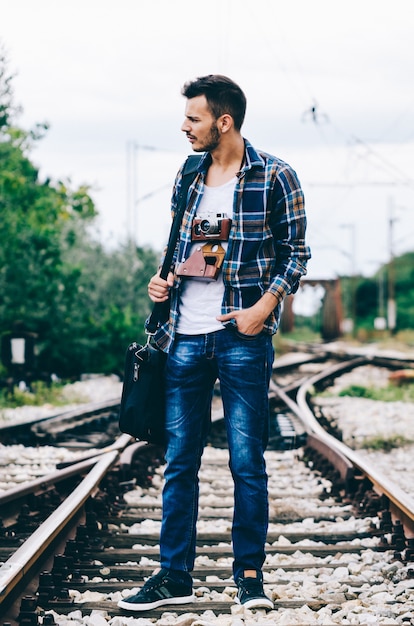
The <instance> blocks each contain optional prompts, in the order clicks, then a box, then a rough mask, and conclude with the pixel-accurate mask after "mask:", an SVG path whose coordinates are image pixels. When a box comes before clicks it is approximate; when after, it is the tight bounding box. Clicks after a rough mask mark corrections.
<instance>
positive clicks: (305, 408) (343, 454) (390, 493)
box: [296, 357, 414, 538]
mask: <svg viewBox="0 0 414 626" xmlns="http://www.w3.org/2000/svg"><path fill="white" fill-rule="evenodd" d="M364 361H365V362H371V361H372V359H371V358H370V357H366V358H363V357H360V358H358V359H354V360H353V361H350V362H348V363H346V368H347V369H349V368H350V365H352V366H353V367H357V366H358V365H361V364H362V363H363V362H364ZM340 371H341V365H338V366H334V367H332V368H329V370H328V371H325V372H321V373H319V374H315V375H314V376H312V377H310V378H309V379H308V380H307V381H306V382H304V383H303V384H302V385H301V386H300V387H299V389H298V392H297V395H296V403H297V407H298V411H297V412H296V414H297V416H298V417H299V418H300V419H301V420H302V423H303V425H304V427H305V429H306V431H307V432H308V433H309V434H310V436H311V437H313V438H315V439H316V440H317V441H319V442H321V444H322V446H326V447H327V448H329V449H330V450H333V451H335V452H336V453H337V454H338V458H344V459H347V460H348V461H349V462H351V463H352V465H353V466H354V467H355V468H357V469H358V471H359V472H361V474H363V475H364V476H366V477H367V478H368V480H369V481H370V482H371V483H372V485H373V488H374V490H375V491H376V492H377V493H378V494H379V495H385V496H386V497H387V498H388V500H389V502H390V509H391V512H392V513H393V514H394V515H395V516H396V517H398V518H399V519H400V521H401V522H402V523H403V524H404V527H405V529H406V530H407V533H408V534H409V535H410V538H413V537H414V500H413V498H412V497H410V496H409V495H408V494H407V493H405V492H404V491H403V490H402V489H401V488H400V487H399V486H398V485H396V484H395V483H393V482H392V481H390V480H389V479H388V478H387V477H386V476H384V475H383V474H381V473H380V472H378V471H377V470H376V469H375V468H373V467H372V465H371V464H369V463H368V462H367V461H365V460H364V459H362V458H361V457H360V455H358V453H357V452H355V451H354V450H352V449H351V448H349V447H348V446H347V445H345V444H344V443H343V442H341V441H338V440H337V439H335V437H333V436H332V435H330V434H328V433H327V432H326V431H325V430H324V429H323V428H322V426H321V425H320V424H319V422H318V421H317V419H316V418H315V416H314V414H313V412H312V410H311V408H310V407H309V404H308V397H309V396H311V395H312V388H313V387H314V386H315V385H317V384H318V383H320V382H321V381H323V380H324V379H325V378H327V377H330V376H331V375H332V374H333V373H338V372H340ZM310 443H311V442H310Z"/></svg>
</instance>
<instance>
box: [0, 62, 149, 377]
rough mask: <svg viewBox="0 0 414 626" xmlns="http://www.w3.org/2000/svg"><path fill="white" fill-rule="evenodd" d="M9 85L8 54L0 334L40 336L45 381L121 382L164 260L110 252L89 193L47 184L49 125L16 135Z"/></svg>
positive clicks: (138, 251) (3, 86) (1, 172)
mask: <svg viewBox="0 0 414 626" xmlns="http://www.w3.org/2000/svg"><path fill="white" fill-rule="evenodd" d="M11 78H12V77H11V75H10V74H9V73H8V71H7V62H6V59H5V56H4V55H0V215H1V221H0V224H1V225H0V229H1V231H0V232H1V242H2V245H1V246H0V334H1V333H4V332H9V331H11V330H12V329H13V327H14V325H15V324H16V322H18V323H19V327H20V328H21V329H22V328H23V329H24V330H25V331H27V332H31V333H35V335H36V336H37V351H38V367H39V371H42V372H44V373H47V374H51V373H52V372H55V373H56V374H58V375H59V376H61V377H77V376H79V375H80V374H81V373H82V372H103V373H108V372H117V373H120V372H121V371H122V369H123V361H124V354H125V349H126V347H127V345H128V344H129V343H130V342H131V341H132V340H138V341H142V340H143V338H144V337H143V334H144V331H143V327H144V321H145V319H146V317H147V316H148V314H149V311H150V306H149V300H148V296H147V283H148V280H149V278H150V276H151V275H152V274H153V273H154V271H155V268H156V264H157V257H156V255H155V253H154V252H153V251H152V250H150V249H145V248H136V247H135V246H132V245H131V243H128V244H125V245H124V246H121V247H120V248H119V249H118V250H113V251H107V250H105V249H104V248H103V247H102V246H101V245H100V244H99V243H98V242H96V241H94V240H93V239H92V238H91V236H90V235H89V234H88V229H87V226H88V225H89V224H91V223H92V221H93V219H94V217H95V216H96V214H97V212H96V209H95V206H94V203H93V200H92V198H91V197H90V195H89V189H88V187H87V186H80V187H78V188H77V189H72V188H71V186H70V184H69V183H67V182H64V181H57V182H53V181H51V180H49V179H47V180H41V179H40V177H39V172H38V170H37V168H36V167H35V166H34V165H33V163H32V162H31V161H30V158H29V154H30V150H31V148H32V146H33V145H34V143H35V142H36V141H39V140H40V139H41V138H42V136H43V134H44V133H45V132H46V130H47V125H46V124H39V125H37V126H36V127H35V128H34V129H33V130H30V131H25V130H23V129H21V128H19V127H18V126H17V124H16V117H17V116H18V113H19V111H20V109H19V107H16V106H15V105H14V100H13V91H12V83H11Z"/></svg>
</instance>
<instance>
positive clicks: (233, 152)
mask: <svg viewBox="0 0 414 626" xmlns="http://www.w3.org/2000/svg"><path fill="white" fill-rule="evenodd" d="M210 154H211V159H212V161H211V165H210V167H209V168H208V172H207V177H206V185H209V186H210V187H218V186H219V185H224V183H227V182H228V181H229V180H231V179H232V178H233V177H234V176H236V174H237V173H238V172H239V171H240V169H241V167H242V164H243V159H244V140H243V137H242V136H241V135H236V137H235V138H234V139H233V140H232V141H227V142H226V143H224V142H222V143H220V145H219V146H218V147H217V148H216V149H215V150H213V151H212V152H211V153H210Z"/></svg>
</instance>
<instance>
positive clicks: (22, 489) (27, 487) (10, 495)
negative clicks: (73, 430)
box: [0, 434, 131, 510]
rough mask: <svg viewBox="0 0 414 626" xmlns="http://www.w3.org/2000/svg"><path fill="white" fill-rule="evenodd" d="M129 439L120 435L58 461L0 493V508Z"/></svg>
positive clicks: (70, 473) (84, 467)
mask: <svg viewBox="0 0 414 626" xmlns="http://www.w3.org/2000/svg"><path fill="white" fill-rule="evenodd" d="M130 441H131V437H130V435H125V434H124V435H121V436H120V437H119V438H118V439H117V440H116V441H115V442H114V443H113V444H111V445H110V446H106V448H101V449H97V450H96V451H94V452H93V453H89V454H87V455H83V456H80V457H78V458H77V459H74V460H73V461H66V462H64V463H60V464H59V466H58V469H56V471H54V472H50V473H49V474H45V475H44V476H39V478H35V479H34V480H30V481H28V482H25V483H24V484H22V485H19V486H18V487H12V488H11V489H8V490H7V491H5V492H4V493H2V494H1V495H0V510H1V509H2V507H4V506H5V505H6V504H8V503H10V502H13V501H15V500H18V499H20V498H23V497H25V496H27V495H28V494H30V493H33V492H34V491H35V489H38V488H39V489H45V488H46V487H48V486H49V485H53V484H56V483H59V482H61V481H63V480H66V479H67V478H71V477H72V476H76V475H78V474H81V473H82V472H83V471H84V470H87V469H88V468H89V467H91V466H92V465H94V464H95V463H96V462H97V460H98V459H99V458H100V457H101V456H103V455H104V454H106V453H108V452H113V451H119V450H124V449H125V448H126V446H127V445H128V443H129V442H130Z"/></svg>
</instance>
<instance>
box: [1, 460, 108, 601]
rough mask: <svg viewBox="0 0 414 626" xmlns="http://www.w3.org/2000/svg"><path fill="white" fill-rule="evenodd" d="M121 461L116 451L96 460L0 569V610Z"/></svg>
mask: <svg viewBox="0 0 414 626" xmlns="http://www.w3.org/2000/svg"><path fill="white" fill-rule="evenodd" d="M118 458H119V452H118V451H115V450H114V451H112V452H107V453H106V454H104V455H103V456H101V457H99V458H98V459H96V462H95V463H94V466H93V468H92V469H91V471H90V472H89V473H88V475H87V476H86V477H85V478H84V479H83V480H82V482H81V483H80V484H79V485H78V487H76V489H75V490H74V491H73V492H72V494H71V495H70V496H69V497H68V498H67V499H66V500H65V501H64V502H62V504H61V505H60V506H59V507H58V508H57V509H56V510H55V511H54V512H53V513H52V514H51V515H50V516H49V517H48V518H47V519H46V520H45V521H44V522H43V523H42V524H41V525H40V526H39V528H38V529H37V530H36V531H35V532H34V533H33V534H32V535H31V536H30V537H29V538H28V539H27V541H25V542H24V544H23V545H22V546H20V547H19V548H18V549H17V550H16V552H15V553H14V554H13V555H12V556H11V557H10V558H9V559H8V560H7V561H6V562H5V563H4V564H3V565H1V566H0V607H1V604H2V603H3V602H4V601H5V600H6V598H7V596H8V595H9V594H10V593H11V591H13V589H14V588H15V587H16V585H17V584H18V583H19V582H20V581H21V580H22V579H23V578H24V577H25V575H26V574H27V573H28V571H29V570H30V569H31V568H32V566H33V565H34V564H35V563H36V561H37V560H38V559H39V558H40V557H41V555H42V554H43V553H44V552H45V551H46V550H47V548H48V547H49V546H50V544H51V543H52V542H53V541H54V540H55V539H56V537H58V535H59V534H60V533H61V532H62V531H63V530H64V528H65V527H66V526H67V524H68V523H69V522H70V521H71V520H72V519H73V517H74V516H75V515H76V514H77V513H78V511H79V510H80V509H81V507H82V506H83V505H84V504H85V502H86V500H87V499H88V498H89V497H90V495H91V494H92V493H93V492H94V490H95V489H96V488H97V486H98V485H99V483H100V481H101V480H102V479H103V477H104V476H105V475H106V473H107V472H108V470H109V469H110V468H111V467H112V466H113V465H114V463H115V462H116V461H117V459H118Z"/></svg>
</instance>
